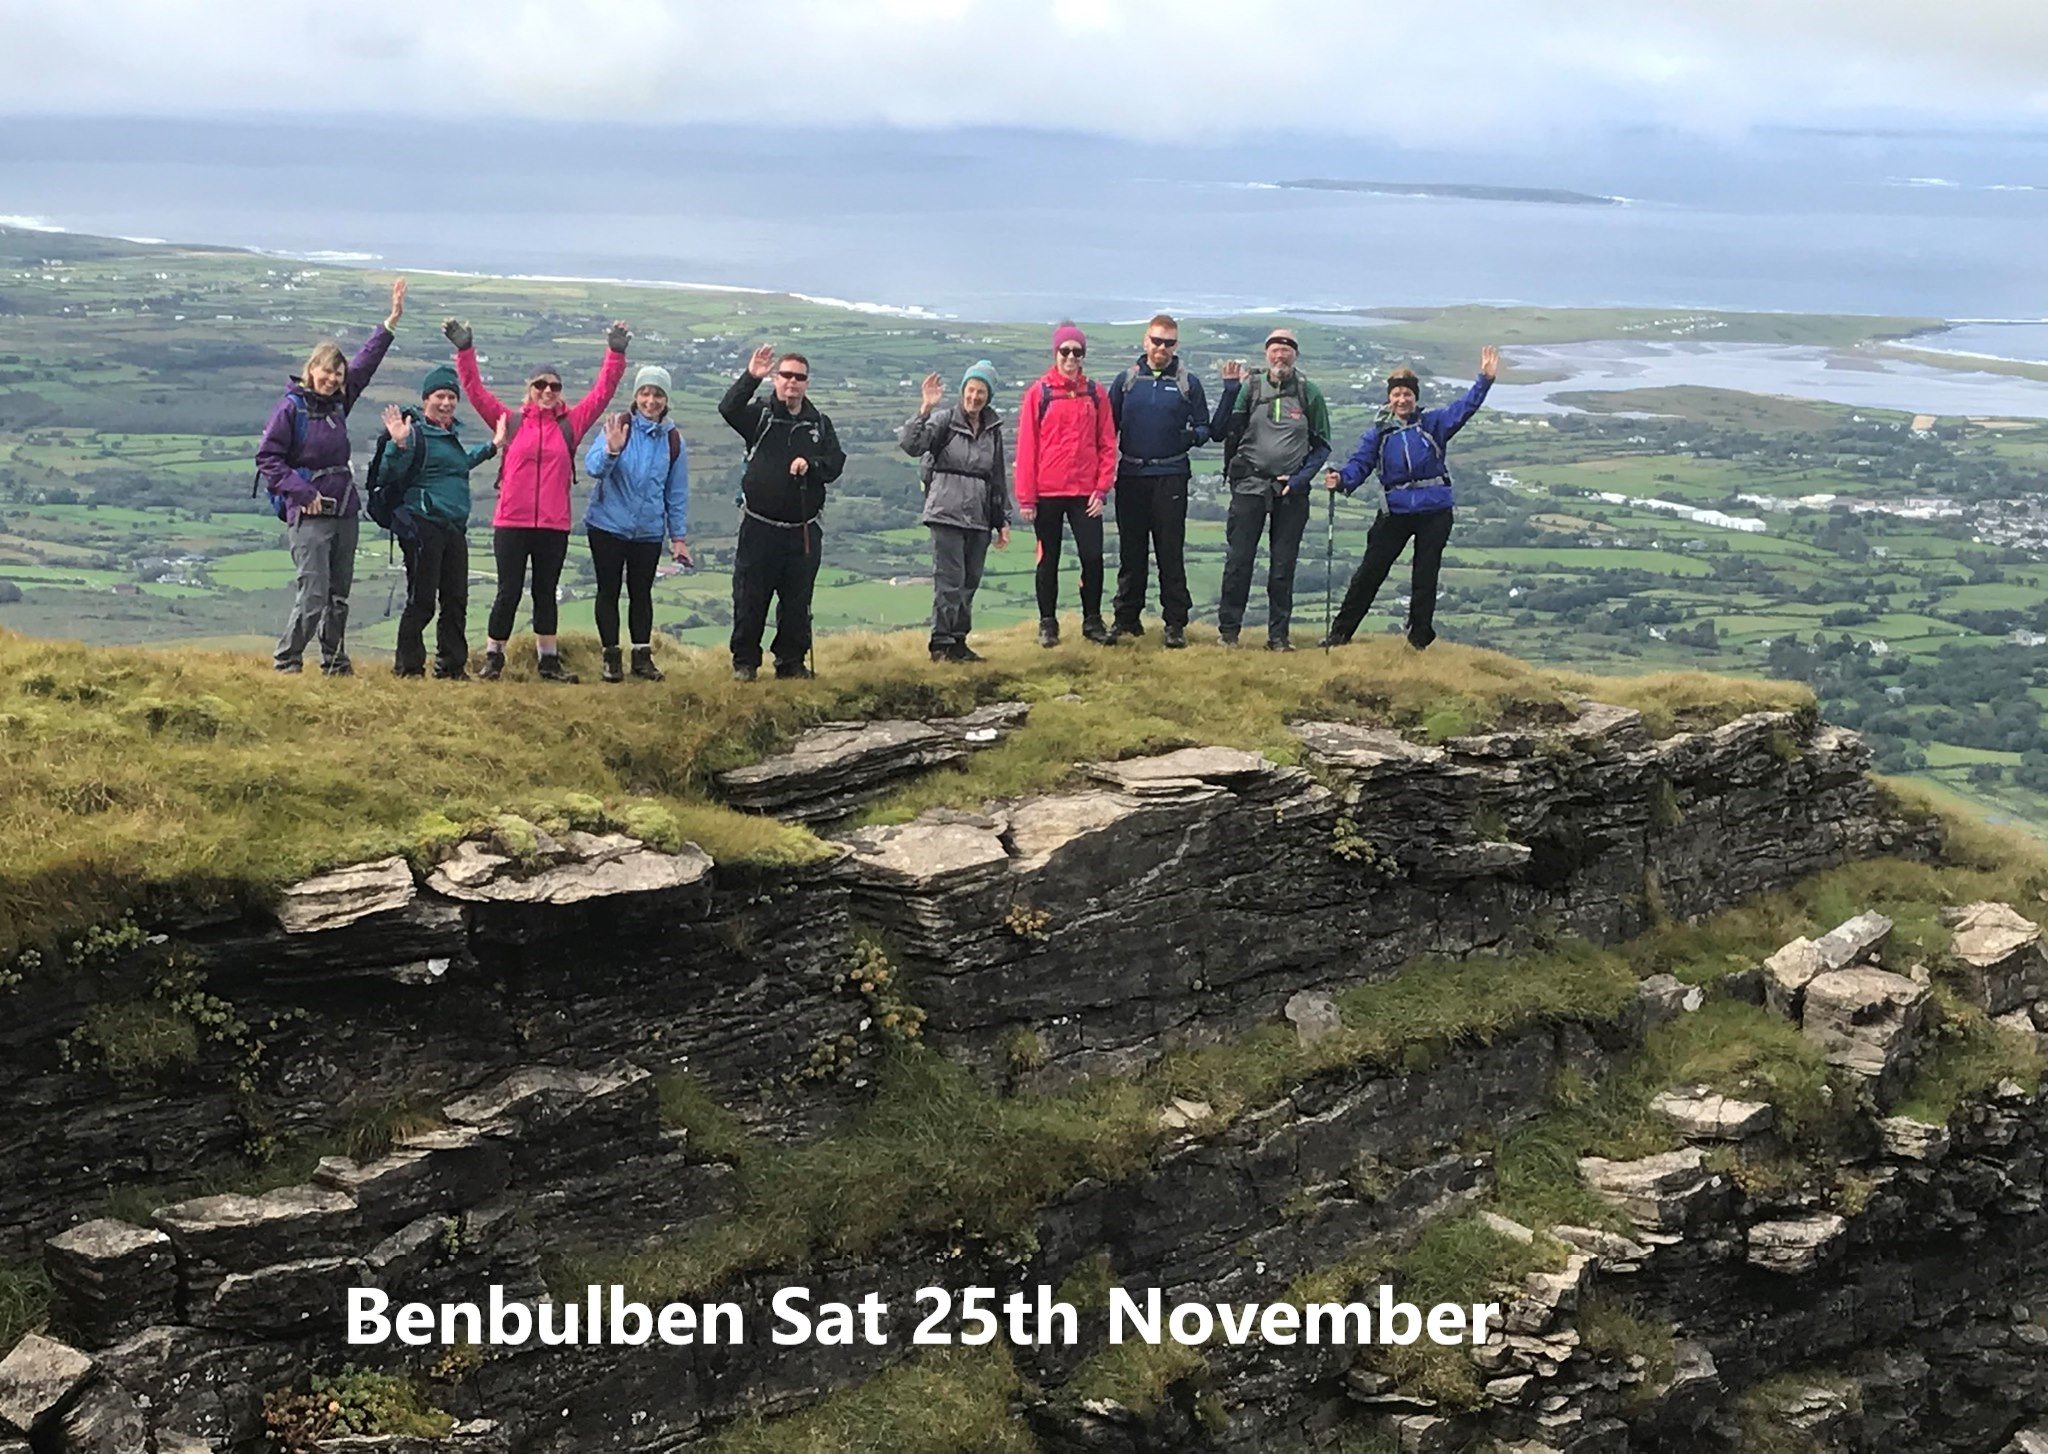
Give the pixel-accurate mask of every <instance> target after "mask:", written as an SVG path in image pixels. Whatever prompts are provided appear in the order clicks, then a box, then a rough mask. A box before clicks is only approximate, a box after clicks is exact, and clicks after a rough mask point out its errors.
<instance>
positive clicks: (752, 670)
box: [732, 665, 760, 682]
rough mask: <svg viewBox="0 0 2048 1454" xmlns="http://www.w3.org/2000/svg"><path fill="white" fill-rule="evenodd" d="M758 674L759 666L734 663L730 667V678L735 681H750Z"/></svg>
mask: <svg viewBox="0 0 2048 1454" xmlns="http://www.w3.org/2000/svg"><path fill="white" fill-rule="evenodd" d="M759 674H760V668H759V667H752V666H738V665H735V666H734V667H733V669H732V679H733V680H734V681H736V682H750V681H752V680H753V679H754V678H755V677H756V676H758V675H759Z"/></svg>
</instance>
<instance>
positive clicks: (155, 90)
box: [0, 0, 2048, 149]
mask: <svg viewBox="0 0 2048 1454" xmlns="http://www.w3.org/2000/svg"><path fill="white" fill-rule="evenodd" d="M0 21H4V23H5V30H6V33H7V34H8V35H9V39H10V44H9V45H8V46H7V47H6V49H5V51H4V52H0V110H5V111H8V112H11V113H14V114H36V113H53V112H54V113H59V114H102V113H114V114H126V115H154V114H213V113H220V112H223V111H244V112H247V111H258V112H281V113H290V114H294V115H308V114H310V115H311V116H312V117H313V118H315V119H317V118H318V116H320V115H321V114H324V113H331V114H334V115H337V116H346V115H360V114H364V113H368V112H380V113H387V114H402V115H427V116H432V115H452V114H464V115H477V116H491V117H538V118H555V119H580V120H596V119H604V118H613V119H618V120H622V121H633V122H639V123H643V124H656V125H662V124H674V123H688V122H697V121H702V122H718V123H733V122H741V123H744V122H745V121H747V120H748V119H757V120H759V121H760V122H761V123H762V124H763V125H764V126H766V125H783V126H789V125H796V126H807V127H820V128H824V127H833V126H843V125H866V124H874V123H885V124H895V125H905V126H918V127H947V126H963V125H996V126H1037V127H1050V128H1059V129H1067V130H1082V131H1096V132H1105V133H1110V134H1115V135H1120V136H1126V137H1135V138H1147V139H1162V140H1165V139H1176V138H1178V139H1188V140H1200V139H1212V138H1221V137H1233V138H1235V137H1256V136H1258V135H1259V134H1261V133H1264V132H1270V131H1273V130H1278V129H1285V130H1296V129H1300V128H1302V127H1305V126H1306V127H1320V128H1324V129H1327V130H1329V131H1331V132H1335V133H1341V134H1344V135H1350V136H1368V137H1369V136H1373V135H1378V134H1393V135H1399V136H1403V137H1406V138H1410V139H1413V138H1416V137H1417V136H1422V135H1426V136H1428V137H1430V138H1432V139H1435V140H1439V141H1442V142H1445V143H1448V144H1461V145H1480V146H1487V145H1491V146H1498V147H1501V148H1503V149H1506V148H1511V147H1515V146H1527V145H1532V144H1538V143H1539V142H1540V141H1541V140H1542V139H1543V138H1546V137H1553V136H1557V135H1559V134H1566V133H1570V132H1573V131H1577V130H1582V129H1586V128H1592V127H1601V126H1609V125H1614V124H1617V123H1620V124H1655V125H1665V126H1675V127H1678V128H1681V129H1687V130H1693V131H1699V132H1705V133H1718V132H1728V131H1739V130H1742V129H1746V128H1749V127H1753V126H1758V125H1767V124H1802V123H1804V124H1820V125H1825V124H1829V123H1831V122H1835V121H1839V120H1844V119H1866V118H1869V117H1872V116H1880V115H1882V116H1890V117H1893V118H1896V119H1900V120H1906V121H1912V120H1919V121H1924V122H1927V123H1932V124H1942V123H1957V124H1966V125H1981V124H2001V123H2004V124H2010V123H2012V122H2014V121H2016V120H2019V121H2031V120H2034V119H2038V118H2039V117H2041V116H2042V115H2044V114H2048V85H2044V82H2043V80H2042V79H2041V78H2042V77H2044V76H2048V6H2042V5H2040V4H2039V0H1969V3H1965V4H1961V5H1957V6H1953V7H1951V8H1949V9H1948V10H1942V11H1936V10H1930V9H1929V8H1928V7H1927V6H1926V5H1925V4H1924V3H1922V0H1915V3H1912V4H1908V3H1907V0H1775V3H1771V4H1765V3H1761V0H1663V3H1662V4H1659V5H1645V4H1642V3H1640V0H1627V3H1624V0H1574V3H1572V4H1570V5H1560V4H1550V3H1544V4H1538V3H1535V0H1525V3H1512V0H1495V3H1477V4H1466V5H1461V6H1456V7H1452V8H1448V9H1445V8H1439V7H1431V6H1427V5H1422V4H1418V3H1415V0H1401V3H1382V0H1364V3H1358V0H1349V3H1347V0H1294V3H1292V4H1287V5H1282V6H1278V7H1274V8H1268V9H1261V8H1259V7H1256V6H1247V5H1246V4H1244V3H1243V0H1176V3H1175V4H1173V5H1171V6H1163V7H1162V6H1160V5H1157V4H1153V3H1140V0H1051V3H1050V4H1046V5H1015V4H1011V3H1008V0H780V3H777V4H774V5H770V6H749V7H737V6H727V5H716V4H711V3H697V0H690V3H676V4H670V5H656V4H650V3H647V0H564V3H555V4H532V3H515V4H504V3H483V0H438V3H436V4H434V5H432V6H415V5H406V6H399V5H392V4H383V3H376V0H361V3H356V4H353V5H349V6H342V7H331V8H329V9H326V10H323V11H319V12H317V13H316V12H313V11H307V10H303V9H300V10H293V9H283V10H280V9H278V8H276V7H275V6H272V5H268V4H262V5H259V4H256V3H252V0H206V3H195V0H99V3H96V4H95V5H93V6H91V7H89V8H83V7H80V8H74V7H68V6H47V5H42V4H30V3H25V0H0Z"/></svg>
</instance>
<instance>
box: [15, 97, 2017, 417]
mask: <svg viewBox="0 0 2048 1454" xmlns="http://www.w3.org/2000/svg"><path fill="white" fill-rule="evenodd" d="M1401 131H1402V133H1403V135H1402V136H1401V138H1400V139H1399V140H1398V141H1394V140H1388V139H1381V138H1346V137H1337V136H1331V135H1324V134H1318V133H1317V132H1315V131H1313V130H1312V129H1308V128H1306V127H1303V128H1298V129H1294V130H1277V131H1275V132H1273V133H1272V134H1270V135H1261V136H1254V137H1248V138H1246V137H1240V138H1237V139H1232V140H1228V141H1223V142H1215V141H1198V140H1194V139H1190V140H1188V141H1185V142H1181V143H1175V144H1157V143H1140V142H1132V141H1119V140H1111V139H1105V138H1102V137H1098V136H1088V135H1079V134H1068V133H1061V132H1057V131H1028V130H966V131H946V132H917V131H884V130H874V129H839V128H834V127H833V126H832V125H831V124H830V123H829V119H820V118H813V117H803V116H801V115H800V114H797V113H787V114H783V115H780V116H778V120H777V122H776V123H775V124H773V125H764V126H760V127H710V126H691V127H679V128H661V127H651V126H623V125H622V126H603V125H590V124H541V123H536V122H530V121H521V122H504V123H491V122H486V121H417V120H410V119H404V118H395V117H394V118H384V117H377V116H374V115H373V116H371V117H369V118H368V119H359V118H350V119H336V120H332V121H330V120H329V119H327V118H326V117H324V116H323V117H313V118H307V117H298V118H292V119H291V120H289V121H285V120H263V119H248V118H241V119H232V118H231V119H215V120H164V119H154V118H144V119H122V118H97V119H95V118H83V119H81V118H62V119H56V118H37V117H16V118H11V119H10V120H9V123H8V125H7V126H5V127H4V128H0V220H4V221H12V222H15V223H17V224H19V223H28V224H30V225H35V226H43V227H51V228H62V229H69V230H72V231H78V232H90V233H98V234H105V235H112V236H118V237H130V238H137V239H151V240H167V241H172V242H198V243H213V244H225V245H230V246H239V247H247V248H253V249H256V250H259V251H262V252H267V253H275V254H279V255H282V256H288V257H292V258H301V259H312V260H315V261H327V262H334V263H357V264H362V265H366V266H377V267H384V268H394V269H407V270H415V271H418V270H442V271H449V272H469V273H490V274H505V275H513V276H535V277H583V278H603V279H618V280H631V281H644V282H663V283H675V284H701V285H714V286H721V287H733V288H756V289H764V290H769V291H776V292H794V293H800V294H804V295H806V296H810V297H814V298H818V299H822V300H826V301H832V302H839V303H844V304H847V305H849V306H856V307H860V308H863V309H867V310H871V311H883V312H893V311H902V312H905V313H912V314H920V313H930V314H938V315H942V316H950V317H955V318H961V319H973V320H988V321H1029V320H1043V321H1048V322H1049V321H1052V320H1055V319H1058V318H1060V317H1074V318H1080V319H1090V320H1119V321H1127V320H1134V319H1143V318H1144V317H1147V316H1149V315H1150V314H1151V313H1152V312H1153V311H1154V310H1155V309H1159V308H1165V309H1168V310H1170V311H1174V312H1177V313H1183V314H1188V315H1194V316H1198V317H1199V316H1222V315H1231V314H1244V313H1255V312H1260V311H1273V312H1287V313H1290V314H1300V313H1307V312H1314V313H1322V314H1344V313H1347V312H1349V311H1350V310H1357V309H1368V308H1387V307H1404V306H1407V307H1413V306H1436V305H1446V304H1459V303H1495V304H1519V305H1534V306H1544V307H1557V308H1584V307H1598V306H1631V307H1652V308H1659V309H1663V308H1669V309H1674V310H1685V309H1726V310H1736V311H1783V312H1811V313H1857V314H1882V315H1894V316H1897V315H1905V316H1913V317H1925V318H1935V319H1953V320H1973V321H1972V322H1971V323H1969V324H1968V325H1967V326H1966V328H1965V330H1964V331H1962V332H1960V333H1958V334H1954V335H1947V336H1936V337H1931V338H1926V339H1922V340H1919V341H1918V342H1919V346H1927V347H1934V348H1946V349H1951V350H1952V351H1954V352H1957V353H1959V354H1971V353H1977V354H1984V355H1988V356H1992V357H2020V358H2043V357H2048V318H2044V316H2043V315H2044V312H2048V268H2044V266H2043V263H2042V258H2043V255H2044V254H2043V250H2042V248H2041V245H2040V244H2041V239H2042V237H2043V236H2044V235H2048V130H2043V131H2029V130H2023V129H2018V130H2013V131H2002V132H1995V133H1993V132H1983V131H1967V132H1966V131H1931V130H1905V129H1886V128H1883V127H1875V126H1873V127H1869V128H1864V129H1853V128H1844V129H1834V130H1819V129H1810V130H1794V129H1776V130H1764V131H1748V132H1743V133H1740V134H1733V135H1729V136H1726V137H1712V138H1702V137H1699V136H1694V135H1686V134H1680V133H1677V132H1670V131H1657V130H1617V131H1613V132H1609V133H1604V134H1599V135H1590V136H1577V137H1574V138H1571V139H1569V140H1558V141H1555V142H1544V141H1541V140H1540V139H1538V138H1534V137H1533V133H1532V135H1531V136H1517V137H1505V138H1503V139H1502V140H1501V142H1500V144H1499V145H1498V146H1496V147H1493V148H1488V149H1472V148H1468V147H1459V148H1452V147H1448V146H1435V145H1432V143H1431V142H1430V140H1429V126H1428V124H1427V118H1426V117H1425V118H1420V119H1419V121H1418V122H1417V124H1415V125H1413V126H1405V127H1403V128H1401ZM1303 181H1318V182H1325V183H1327V182H1337V183H1342V184H1344V186H1343V187H1342V188H1335V187H1329V186H1318V187H1313V188H1306V187H1300V186H1295V185H1290V184H1292V183H1298V182H1303ZM1465 188H1477V189H1481V190H1482V191H1483V192H1485V193H1486V194H1485V195H1481V196H1470V195H1442V194H1440V193H1441V192H1442V191H1443V190H1444V189H1465ZM1488 189H1500V190H1488ZM1503 191H1504V192H1505V195H1503V194H1502V192H1503ZM1524 191H1527V192H1531V193H1537V194H1540V195H1536V196H1532V197H1527V198H1525V197H1523V196H1521V195H1520V194H1521V193H1522V192H1524ZM1554 194H1566V195H1567V196H1568V197H1569V198H1570V200H1561V199H1560V198H1559V197H1558V196H1557V195H1554ZM2016 325H2032V326H2031V327H2026V326H2016ZM1717 352H1719V346H1718V345H1713V346H1709V347H1707V348H1706V349H1705V351H1704V352H1702V351H1700V350H1699V349H1697V348H1695V347H1693V346H1692V345H1689V344H1679V345H1673V346H1672V347H1671V348H1670V349H1669V350H1668V351H1667V355H1666V358H1665V362H1670V363H1675V364H1676V365H1678V366H1680V371H1681V372H1682V371H1683V368H1684V367H1686V366H1689V364H1688V360H1695V361H1696V360H1698V359H1701V358H1706V357H1712V356H1714V355H1715V354H1716V353H1717ZM1545 362H1546V367H1552V368H1555V367H1558V366H1560V365H1563V366H1566V367H1573V366H1575V364H1583V366H1584V369H1585V370H1586V371H1587V372H1588V373H1589V375H1597V376H1599V377H1602V378H1608V379H1610V381H1611V379H1612V377H1613V376H1615V375H1616V373H1617V371H1619V373H1620V374H1621V375H1623V376H1626V375H1629V374H1630V373H1631V371H1633V370H1635V369H1636V368H1637V366H1638V365H1640V364H1641V363H1642V358H1641V356H1640V355H1638V356H1637V357H1636V358H1634V359H1627V358H1624V359H1619V360H1617V359H1615V358H1612V357H1608V356H1605V355H1598V356H1588V357H1586V358H1584V359H1581V360H1576V361H1574V360H1573V359H1571V358H1570V357H1569V356H1567V357H1566V358H1563V359H1557V358H1553V359H1549V360H1546V361H1545ZM1714 368H1715V378H1716V381H1717V382H1722V383H1724V384H1727V383H1728V382H1729V376H1731V375H1736V376H1744V377H1750V376H1753V377H1754V378H1756V379H1757V380H1759V381H1760V382H1758V383H1757V384H1756V385H1755V386H1756V387H1760V388H1764V389H1765V391H1767V392H1785V393H1791V394H1795V395H1800V396H1807V397H1831V396H1834V395H1838V396H1841V400H1842V402H1852V403H1853V402H1864V401H1868V402H1872V403H1874V404H1875V403H1877V402H1879V395H1880V394H1881V395H1882V396H1883V398H1884V400H1885V401H1886V403H1885V406H1886V407H1901V408H1917V407H1921V405H1920V404H1919V403H1916V402H1914V401H1913V399H1912V398H1908V397H1905V396H1908V395H1913V394H1915V393H1916V390H1914V389H1913V388H1910V387H1909V388H1907V389H1905V390H1904V391H1903V392H1902V394H1901V395H1900V397H1901V399H1903V402H1891V400H1892V394H1890V393H1886V392H1885V391H1883V390H1882V389H1880V390H1879V391H1878V394H1873V393H1872V389H1873V385H1872V383H1871V380H1870V378H1868V377H1864V378H1861V379H1849V378H1837V379H1834V380H1832V381H1830V380H1828V379H1826V378H1825V375H1827V374H1829V373H1834V374H1837V375H1841V374H1844V373H1845V371H1843V370H1840V369H1832V370H1831V369H1827V368H1824V367H1819V366H1816V363H1815V357H1814V356H1813V355H1812V354H1811V353H1802V352H1801V351H1799V350H1777V351H1773V350H1768V349H1765V350H1749V351H1748V352H1746V353H1743V354H1741V355H1739V356H1725V357H1720V358H1718V359H1717V360H1716V363H1715V366H1714ZM1655 372H1656V373H1657V376H1658V381H1660V382H1663V381H1668V380H1667V379H1666V378H1665V375H1666V374H1668V373H1669V372H1671V370H1670V369H1668V368H1664V367H1663V366H1662V365H1661V364H1660V365H1659V366H1658V367H1657V369H1656V370H1655ZM1850 372H1855V371H1850ZM1861 372H1864V373H1866V374H1867V373H1868V372H1869V371H1867V370H1866V371H1861ZM1877 372H1878V374H1879V375H1881V376H1882V375H1889V376H1892V377H1908V378H1910V377H1911V376H1912V375H1911V371H1910V370H1906V369H1905V368H1904V366H1897V367H1895V366H1893V365H1890V364H1886V365H1884V366H1883V367H1882V368H1880V369H1879V370H1878V371H1877ZM1935 372H1936V373H1937V374H1938V373H1939V372H1941V371H1935ZM1779 375H1782V376H1783V380H1782V382H1784V383H1785V384H1786V385H1787V386H1786V387H1784V388H1779V389H1771V388H1769V387H1767V386H1768V382H1769V379H1770V378H1772V377H1777V376H1779ZM1970 377H1979V378H1983V379H1987V380H1988V379H1991V378H1994V377H1998V376H1996V375H1990V374H1986V375H1971V376H1970ZM1816 380H1818V382H1816ZM1588 386H1593V385H1588ZM1599 386H1609V385H1606V384H1603V385H1599ZM1557 387H1569V385H1565V386H1553V389H1555V388H1557ZM1999 387H2000V388H2001V389H2003V390H2004V391H2005V392H2004V393H2003V394H2002V395H2001V397H2000V398H1999V399H1997V400H1987V401H1985V402H1983V403H1982V404H1981V406H1979V407H1978V408H1976V409H1973V412H1991V411H1997V412H2021V413H2028V414H2032V415H2039V416H2043V417H2048V385H2042V384H2037V383H2035V382H2034V381H2031V380H2025V379H2019V380H2011V379H2008V380H2006V381H2005V382H2004V383H2002V384H2001V385H2000V386H1999ZM1817 389H1818V390H1820V392H1818V393H1816V392H1815V390H1817ZM1830 389H1831V390H1832V395H1831V394H1830V393H1829V390H1830Z"/></svg>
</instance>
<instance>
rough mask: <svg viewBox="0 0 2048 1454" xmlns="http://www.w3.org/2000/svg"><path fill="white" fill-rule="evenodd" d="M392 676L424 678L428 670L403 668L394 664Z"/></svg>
mask: <svg viewBox="0 0 2048 1454" xmlns="http://www.w3.org/2000/svg"><path fill="white" fill-rule="evenodd" d="M391 674H392V675H393V676H395V677H423V676H425V675H426V674H427V669H426V668H425V667H423V666H402V665H400V664H399V663H397V662H393V663H392V665H391Z"/></svg>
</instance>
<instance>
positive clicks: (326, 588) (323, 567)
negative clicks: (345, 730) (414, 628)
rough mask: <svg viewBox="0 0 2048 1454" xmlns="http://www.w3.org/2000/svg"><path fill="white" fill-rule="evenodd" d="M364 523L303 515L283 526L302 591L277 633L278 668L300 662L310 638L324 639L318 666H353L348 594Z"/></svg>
mask: <svg viewBox="0 0 2048 1454" xmlns="http://www.w3.org/2000/svg"><path fill="white" fill-rule="evenodd" d="M361 529H362V522H361V521H359V520H357V519H356V518H355V517H354V516H349V517H347V518H345V519H344V518H339V517H336V516H331V515H301V516H300V517H299V518H298V520H297V521H296V522H294V523H293V524H291V525H289V526H287V527H286V528H285V538H286V539H287V540H289V541H290V542H291V548H292V564H293V565H295V566H297V567H298V572H299V593H298V598H297V599H296V600H294V601H293V602H292V614H291V619H289V620H288V621H286V622H285V625H284V634H283V635H282V636H280V637H278V638H277V652H276V654H275V655H274V656H273V657H272V658H271V659H272V661H273V662H274V663H275V664H276V665H277V666H280V667H289V666H297V665H298V664H299V663H300V661H301V659H302V658H303V657H304V656H305V654H306V643H307V642H309V641H311V640H313V638H314V637H316V636H317V637H319V638H320V669H321V670H322V671H339V670H342V669H343V668H345V667H347V666H348V665H349V660H348V648H347V647H346V646H345V645H343V644H342V636H343V634H344V633H346V632H347V630H348V593H349V590H350V588H351V587H353V586H354V585H355V580H356V536H357V535H358V534H359V533H360V532H361Z"/></svg>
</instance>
